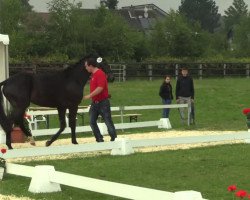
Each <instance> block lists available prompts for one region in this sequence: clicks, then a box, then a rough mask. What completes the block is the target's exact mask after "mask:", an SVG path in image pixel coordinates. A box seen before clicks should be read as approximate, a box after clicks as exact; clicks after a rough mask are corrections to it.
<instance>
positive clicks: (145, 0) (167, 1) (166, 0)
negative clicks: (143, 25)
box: [29, 0, 250, 15]
mask: <svg viewBox="0 0 250 200" xmlns="http://www.w3.org/2000/svg"><path fill="white" fill-rule="evenodd" d="M49 1H50V0H29V3H30V4H31V5H32V6H34V10H35V11H38V12H46V11H47V3H48V2H49ZM75 2H82V3H83V8H96V7H97V6H99V5H100V3H99V2H100V0H75ZM180 2H181V0H119V3H118V8H121V7H123V6H130V5H140V4H150V3H153V4H155V5H156V6H158V7H160V8H161V9H162V10H164V11H169V10H170V9H171V8H172V9H174V10H177V9H178V7H179V5H180ZM215 2H216V5H217V6H219V12H220V13H221V14H222V15H224V10H226V9H227V8H228V7H229V6H230V5H232V2H233V0H215ZM245 3H247V4H248V5H250V0H245ZM249 9H250V7H249Z"/></svg>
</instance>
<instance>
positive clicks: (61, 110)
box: [46, 108, 66, 147]
mask: <svg viewBox="0 0 250 200" xmlns="http://www.w3.org/2000/svg"><path fill="white" fill-rule="evenodd" d="M57 110H58V116H59V121H60V129H59V131H58V132H57V133H56V134H55V135H53V136H52V137H51V139H50V140H48V141H47V142H46V147H48V146H50V145H51V144H52V143H53V142H54V141H55V140H56V139H57V138H58V137H59V135H60V134H61V133H62V132H63V131H64V129H65V128H66V121H65V114H66V108H57Z"/></svg>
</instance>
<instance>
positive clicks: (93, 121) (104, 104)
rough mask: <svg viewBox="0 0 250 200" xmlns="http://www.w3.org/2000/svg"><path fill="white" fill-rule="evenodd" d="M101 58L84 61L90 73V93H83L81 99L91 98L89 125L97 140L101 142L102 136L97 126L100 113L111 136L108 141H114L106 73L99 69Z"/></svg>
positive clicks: (114, 131) (114, 135)
mask: <svg viewBox="0 0 250 200" xmlns="http://www.w3.org/2000/svg"><path fill="white" fill-rule="evenodd" d="M97 61H98V62H101V58H88V59H87V60H86V61H85V67H86V69H87V71H88V72H90V73H91V74H92V76H91V80H90V94H88V95H85V96H84V97H83V99H92V103H91V107H90V110H89V113H90V126H91V129H92V131H93V133H94V135H95V138H96V141H97V142H103V141H104V140H103V136H102V135H101V133H100V130H99V128H98V126H97V119H98V116H99V115H101V116H102V118H103V120H104V122H105V124H106V126H107V128H108V133H109V135H110V137H111V139H110V141H114V140H115V138H116V137H117V135H116V130H115V126H114V123H113V121H112V118H111V110H110V102H109V99H108V98H109V94H108V81H107V77H106V74H105V73H104V72H103V71H102V70H101V69H99V68H98V67H97V66H98V62H97Z"/></svg>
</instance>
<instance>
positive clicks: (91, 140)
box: [0, 130, 243, 162]
mask: <svg viewBox="0 0 250 200" xmlns="http://www.w3.org/2000/svg"><path fill="white" fill-rule="evenodd" d="M240 132H242V131H239V132H237V131H197V130H195V131H186V130H185V131H176V130H167V131H161V132H147V133H136V134H122V135H118V137H120V138H128V139H131V140H133V139H153V138H173V137H187V136H200V135H204V136H205V135H222V134H232V133H235V134H237V133H240ZM50 137H51V136H48V139H49V138H50ZM104 140H105V141H109V140H110V137H109V136H104ZM77 141H78V143H79V144H87V143H95V138H94V137H87V138H78V139H77ZM45 142H46V140H42V141H36V146H39V147H43V146H45ZM240 142H243V141H239V140H237V141H223V142H209V143H197V144H181V145H168V146H153V147H144V148H135V152H152V151H162V150H176V149H189V148H195V147H203V146H211V145H218V144H229V143H230V144H232V143H240ZM70 144H71V139H70V138H67V139H60V137H59V139H58V140H56V141H55V142H54V143H53V144H52V146H58V145H70ZM0 147H5V145H2V146H0ZM31 147H32V146H31V145H30V144H29V143H23V144H15V143H13V148H15V149H17V148H31ZM48 148H49V147H48ZM109 153H110V151H101V152H93V153H91V152H88V153H84V155H83V153H76V154H64V155H52V156H39V157H37V158H36V159H39V160H46V159H67V158H69V157H72V156H76V155H79V154H80V155H81V156H96V155H101V154H109ZM30 159H31V158H21V159H9V161H10V162H25V161H28V160H30Z"/></svg>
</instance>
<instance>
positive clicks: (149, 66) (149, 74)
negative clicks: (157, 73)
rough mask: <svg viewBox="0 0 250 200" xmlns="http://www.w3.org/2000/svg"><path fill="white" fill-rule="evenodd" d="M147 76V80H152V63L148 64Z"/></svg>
mask: <svg viewBox="0 0 250 200" xmlns="http://www.w3.org/2000/svg"><path fill="white" fill-rule="evenodd" d="M148 77H149V80H150V81H152V79H153V66H152V65H148Z"/></svg>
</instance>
